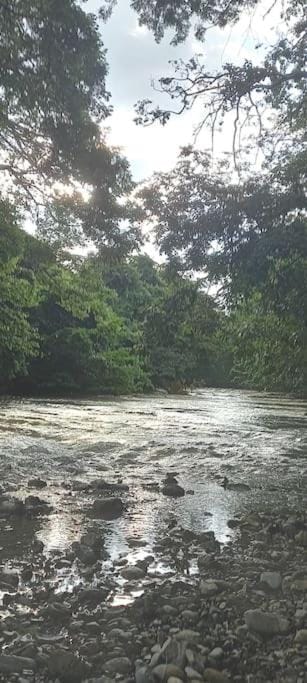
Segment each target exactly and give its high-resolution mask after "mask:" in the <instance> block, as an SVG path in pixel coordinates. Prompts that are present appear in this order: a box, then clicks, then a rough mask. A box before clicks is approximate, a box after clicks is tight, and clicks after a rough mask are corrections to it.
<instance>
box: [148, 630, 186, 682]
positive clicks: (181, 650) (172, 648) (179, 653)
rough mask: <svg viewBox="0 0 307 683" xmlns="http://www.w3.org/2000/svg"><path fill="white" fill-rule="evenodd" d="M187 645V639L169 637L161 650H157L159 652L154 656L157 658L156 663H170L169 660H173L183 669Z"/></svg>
mask: <svg viewBox="0 0 307 683" xmlns="http://www.w3.org/2000/svg"><path fill="white" fill-rule="evenodd" d="M186 647H187V641H182V640H177V639H175V638H167V640H166V641H165V642H164V643H163V645H162V647H161V650H160V652H157V654H156V655H154V657H156V658H157V659H156V661H155V663H157V664H158V663H159V664H168V662H172V663H173V664H175V665H176V666H177V667H179V668H180V669H183V668H184V666H185V659H186V657H185V651H186ZM152 666H153V661H152ZM174 675H175V674H174Z"/></svg>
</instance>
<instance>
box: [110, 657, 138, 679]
mask: <svg viewBox="0 0 307 683" xmlns="http://www.w3.org/2000/svg"><path fill="white" fill-rule="evenodd" d="M131 668H132V664H131V661H130V659H128V657H113V659H109V660H108V661H107V662H105V664H104V669H105V671H106V672H107V673H108V674H113V675H114V676H116V674H121V675H123V676H124V675H125V674H128V673H129V672H130V671H131Z"/></svg>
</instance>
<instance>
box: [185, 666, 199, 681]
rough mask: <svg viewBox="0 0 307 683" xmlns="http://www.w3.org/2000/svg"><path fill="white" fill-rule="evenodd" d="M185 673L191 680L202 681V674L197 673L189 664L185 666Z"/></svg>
mask: <svg viewBox="0 0 307 683" xmlns="http://www.w3.org/2000/svg"><path fill="white" fill-rule="evenodd" d="M185 673H186V675H187V677H188V678H190V679H192V680H193V681H202V676H201V675H200V674H199V673H198V671H195V669H192V667H191V666H186V668H185Z"/></svg>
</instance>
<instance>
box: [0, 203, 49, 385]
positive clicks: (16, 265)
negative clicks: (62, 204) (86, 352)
mask: <svg viewBox="0 0 307 683" xmlns="http://www.w3.org/2000/svg"><path fill="white" fill-rule="evenodd" d="M24 242H25V240H24V239H23V234H22V233H21V231H20V230H18V227H17V217H16V214H15V212H14V210H13V208H12V207H11V206H10V205H9V203H8V202H4V201H1V202H0V377H1V389H2V391H3V390H4V389H5V388H6V386H7V384H8V382H9V381H10V380H12V379H13V378H14V377H16V376H18V375H20V374H25V373H26V372H27V367H28V363H29V361H30V359H31V358H32V357H34V356H35V355H37V353H38V350H39V345H38V335H37V332H36V330H35V329H33V328H32V326H31V324H30V322H29V313H30V311H31V309H32V308H33V307H35V306H37V304H38V301H39V297H40V290H39V287H38V285H37V282H36V280H35V278H32V277H28V272H27V271H26V270H25V269H24V268H23V267H22V264H21V257H22V254H23V251H24V248H25V244H24Z"/></svg>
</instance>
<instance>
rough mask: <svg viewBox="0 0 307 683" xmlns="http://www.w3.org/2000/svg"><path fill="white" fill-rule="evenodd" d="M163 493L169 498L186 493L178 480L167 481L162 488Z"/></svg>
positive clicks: (179, 496)
mask: <svg viewBox="0 0 307 683" xmlns="http://www.w3.org/2000/svg"><path fill="white" fill-rule="evenodd" d="M162 493H163V495H164V496H168V497H169V498H182V497H183V496H184V495H185V490H184V489H183V488H182V486H179V484H177V482H176V481H174V482H172V481H167V482H166V483H165V484H164V486H163V488H162Z"/></svg>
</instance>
